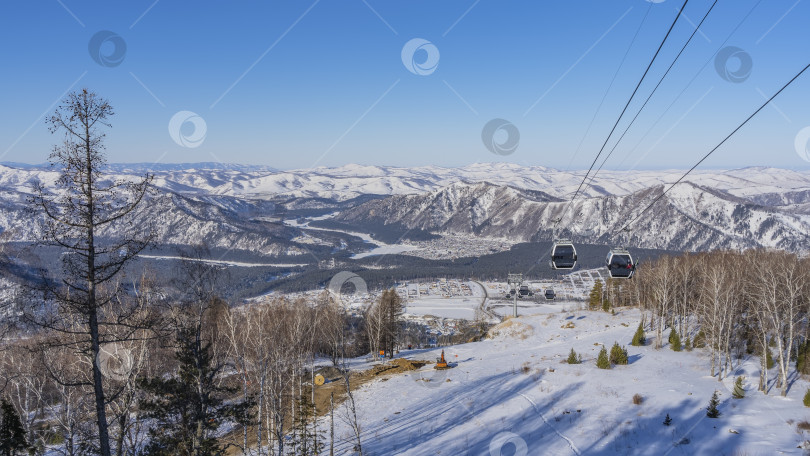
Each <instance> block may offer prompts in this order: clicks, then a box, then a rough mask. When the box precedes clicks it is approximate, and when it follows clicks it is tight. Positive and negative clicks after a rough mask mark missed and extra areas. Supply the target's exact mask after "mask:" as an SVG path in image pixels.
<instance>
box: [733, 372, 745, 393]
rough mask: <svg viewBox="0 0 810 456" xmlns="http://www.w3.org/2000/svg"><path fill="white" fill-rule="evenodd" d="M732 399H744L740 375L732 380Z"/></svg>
mask: <svg viewBox="0 0 810 456" xmlns="http://www.w3.org/2000/svg"><path fill="white" fill-rule="evenodd" d="M731 395H732V396H733V397H734V399H742V398H744V397H745V389H743V377H742V375H740V376H739V377H737V379H736V380H734V391H732V392H731Z"/></svg>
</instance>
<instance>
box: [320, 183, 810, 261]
mask: <svg viewBox="0 0 810 456" xmlns="http://www.w3.org/2000/svg"><path fill="white" fill-rule="evenodd" d="M664 189H665V187H664V186H663V185H657V186H655V187H651V188H645V189H642V190H639V191H637V192H635V193H632V194H629V195H619V196H614V195H609V196H603V197H595V198H578V199H577V200H576V201H575V202H574V203H573V204H572V205H571V206H570V207H569V206H568V201H562V200H560V199H558V198H555V197H552V196H550V195H548V194H546V193H543V192H539V191H528V190H523V189H516V188H513V187H504V186H496V185H493V184H489V183H479V184H462V183H456V184H452V185H449V186H447V187H444V188H440V189H438V190H436V191H433V192H429V193H425V194H421V195H396V196H391V197H388V198H385V199H378V200H373V201H369V202H366V203H363V204H361V205H359V206H357V207H354V208H351V209H348V210H346V211H343V212H342V213H340V214H339V215H337V216H336V220H339V221H342V222H346V223H351V224H355V225H362V224H364V223H378V224H379V223H383V224H392V223H397V224H402V225H404V226H406V227H408V228H418V229H421V230H426V231H431V232H437V233H452V234H473V235H476V236H485V237H501V238H508V239H512V240H515V241H539V240H546V239H551V238H552V236H553V235H554V233H553V231H554V226H555V221H556V220H558V219H560V218H561V219H562V222H561V223H560V224H559V225H558V232H557V233H558V234H562V235H563V236H565V237H571V238H572V239H573V240H574V241H577V242H593V243H604V244H618V245H632V246H636V247H645V248H659V249H667V250H710V249H717V248H735V249H739V248H753V247H778V248H783V249H787V250H791V251H803V250H807V249H808V248H810V236H808V233H810V215H808V214H804V213H801V212H798V211H796V210H795V207H794V206H795V205H794V204H793V203H792V202H791V203H789V204H787V205H785V206H781V205H772V206H766V205H762V204H757V203H754V202H753V201H750V200H746V199H744V198H742V197H737V196H734V195H732V194H730V193H728V192H725V191H722V190H717V189H715V188H711V187H702V186H698V185H696V184H693V183H691V182H685V183H681V184H679V185H678V186H677V187H674V188H673V190H672V191H671V192H669V193H668V194H667V195H666V196H665V197H664V198H662V199H661V200H659V201H658V202H657V203H656V204H655V205H654V206H653V207H651V209H650V210H649V211H648V212H647V213H645V214H644V216H643V217H641V218H640V219H638V221H637V222H636V223H634V224H633V225H632V226H628V227H627V228H629V231H622V228H624V227H625V226H626V225H627V224H628V223H629V222H630V221H631V220H634V219H635V218H636V216H637V214H639V213H640V212H641V210H642V209H643V208H645V207H647V206H648V204H650V203H651V202H652V201H654V200H655V199H656V198H658V197H660V196H661V193H662V192H663V191H664ZM774 202H775V203H777V204H778V203H779V201H774Z"/></svg>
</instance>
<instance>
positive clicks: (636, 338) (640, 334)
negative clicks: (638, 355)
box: [630, 322, 647, 347]
mask: <svg viewBox="0 0 810 456" xmlns="http://www.w3.org/2000/svg"><path fill="white" fill-rule="evenodd" d="M646 343H647V336H645V335H644V322H640V323H639V324H638V329H636V333H635V334H633V341H632V342H630V345H632V346H634V347H641V346H642V345H645V344H646Z"/></svg>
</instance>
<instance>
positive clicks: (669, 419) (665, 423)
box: [664, 413, 672, 426]
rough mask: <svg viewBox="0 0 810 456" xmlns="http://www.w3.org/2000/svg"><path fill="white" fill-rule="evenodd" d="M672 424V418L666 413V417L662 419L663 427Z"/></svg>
mask: <svg viewBox="0 0 810 456" xmlns="http://www.w3.org/2000/svg"><path fill="white" fill-rule="evenodd" d="M670 424H672V418H670V417H669V413H667V417H666V418H664V426H669V425H670Z"/></svg>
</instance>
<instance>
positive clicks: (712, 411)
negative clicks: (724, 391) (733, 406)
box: [706, 391, 720, 418]
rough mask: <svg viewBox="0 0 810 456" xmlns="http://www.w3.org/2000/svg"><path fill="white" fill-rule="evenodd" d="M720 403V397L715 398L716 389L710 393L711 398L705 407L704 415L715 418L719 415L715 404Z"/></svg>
mask: <svg viewBox="0 0 810 456" xmlns="http://www.w3.org/2000/svg"><path fill="white" fill-rule="evenodd" d="M718 405H720V399H718V398H717V391H715V392H714V393H712V398H711V399H710V400H709V406H708V407H706V416H708V417H709V418H717V417H718V416H720V410H718V409H717V406H718Z"/></svg>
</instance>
